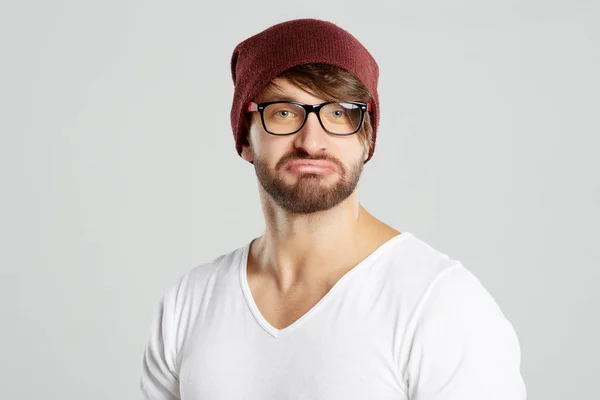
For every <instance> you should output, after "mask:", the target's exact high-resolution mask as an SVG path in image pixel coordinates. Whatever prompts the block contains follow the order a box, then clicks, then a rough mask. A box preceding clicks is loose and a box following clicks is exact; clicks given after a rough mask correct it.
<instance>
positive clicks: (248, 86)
mask: <svg viewBox="0 0 600 400" xmlns="http://www.w3.org/2000/svg"><path fill="white" fill-rule="evenodd" d="M304 64H328V65H332V66H336V67H338V68H339V69H341V70H344V71H347V72H349V73H350V74H351V75H352V76H353V77H354V78H355V80H356V81H358V82H359V83H360V84H362V85H363V86H364V88H366V90H367V91H368V93H369V95H370V98H371V103H372V109H371V111H370V112H369V118H370V125H371V128H372V134H371V138H370V139H369V140H371V141H372V145H371V147H370V150H369V155H368V158H367V160H366V161H365V162H368V161H369V160H370V159H371V157H372V156H373V153H374V151H375V142H376V138H377V128H378V125H379V95H378V93H377V83H378V80H379V67H378V66H377V63H376V62H375V59H374V58H373V57H372V56H371V54H370V53H369V51H368V50H367V49H366V48H365V47H364V46H363V45H362V44H361V43H360V42H359V41H358V40H357V39H356V38H355V37H354V36H352V35H351V34H350V33H349V32H347V31H345V30H343V29H342V28H340V27H338V26H337V25H335V24H333V23H331V22H327V21H322V20H318V19H310V18H307V19H297V20H292V21H287V22H283V23H280V24H277V25H274V26H271V27H270V28H268V29H265V30H264V31H262V32H260V33H258V34H256V35H254V36H251V37H249V38H248V39H246V40H244V41H242V42H241V43H239V44H238V45H237V46H236V47H235V49H234V50H233V54H232V56H231V77H232V79H233V83H234V94H233V103H232V106H231V115H230V116H231V127H232V129H233V135H234V139H235V144H236V150H237V152H238V154H240V155H241V153H242V145H243V144H245V143H247V141H246V138H247V134H248V131H247V129H246V128H247V127H246V126H245V125H244V118H245V115H244V114H245V112H246V109H247V104H248V102H249V101H251V100H252V99H253V98H255V97H256V96H257V94H258V93H259V92H260V91H261V90H263V89H264V88H265V87H266V86H267V85H269V83H270V82H272V81H273V80H274V79H275V78H277V77H278V76H280V75H281V74H282V73H284V72H285V71H287V70H289V69H291V68H293V67H296V66H299V65H304Z"/></svg>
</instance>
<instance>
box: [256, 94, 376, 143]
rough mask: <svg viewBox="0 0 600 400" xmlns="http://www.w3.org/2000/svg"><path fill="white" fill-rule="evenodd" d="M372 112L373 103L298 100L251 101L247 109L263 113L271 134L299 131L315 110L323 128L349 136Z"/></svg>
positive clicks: (262, 115) (265, 126)
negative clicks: (305, 101)
mask: <svg viewBox="0 0 600 400" xmlns="http://www.w3.org/2000/svg"><path fill="white" fill-rule="evenodd" d="M370 111H371V102H367V103H363V102H359V101H343V102H333V101H328V102H326V103H321V104H303V103H299V102H297V101H270V102H267V103H259V104H257V103H254V102H252V101H251V102H249V103H248V106H247V109H246V112H258V113H260V119H261V121H262V125H263V128H264V129H265V131H267V133H270V134H271V135H281V136H284V135H291V134H294V133H296V132H298V131H299V130H300V129H302V127H303V126H304V124H305V123H306V120H307V119H308V114H310V113H311V112H314V113H315V114H317V119H318V120H319V123H320V124H321V127H322V128H323V129H324V130H325V131H326V132H328V133H330V134H332V135H337V136H349V135H353V134H355V133H356V132H358V131H359V130H360V128H361V126H362V124H363V121H364V119H365V112H370Z"/></svg>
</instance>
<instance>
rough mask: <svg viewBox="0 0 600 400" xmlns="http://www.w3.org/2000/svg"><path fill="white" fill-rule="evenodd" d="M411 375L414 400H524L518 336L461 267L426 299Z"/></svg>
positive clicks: (448, 274)
mask: <svg viewBox="0 0 600 400" xmlns="http://www.w3.org/2000/svg"><path fill="white" fill-rule="evenodd" d="M412 335H413V336H412V338H411V339H412V342H411V346H410V354H409V361H408V364H407V367H406V371H405V380H406V382H407V384H408V389H409V397H410V399H411V400H524V399H525V398H526V390H525V385H524V382H523V379H522V377H521V374H520V361H521V352H520V347H519V342H518V339H517V336H516V333H515V331H514V329H513V326H512V325H511V323H510V322H509V321H508V320H507V319H506V318H505V317H504V315H503V313H502V312H501V310H500V308H499V307H498V305H497V303H496V302H495V301H494V299H493V298H492V296H491V295H490V294H489V293H488V292H487V291H486V289H485V288H484V287H483V285H482V284H481V283H480V281H479V280H478V279H477V278H476V277H475V276H474V275H473V274H472V273H471V272H470V271H468V270H466V269H465V268H464V267H462V266H461V265H460V264H459V265H458V266H456V267H453V268H452V270H448V271H445V275H444V276H443V277H441V278H440V279H439V281H437V282H436V283H435V284H434V286H432V287H431V288H430V291H429V292H428V293H427V294H426V297H425V298H424V299H423V302H422V304H421V305H420V310H419V313H418V316H417V318H416V322H415V324H414V329H413V332H412Z"/></svg>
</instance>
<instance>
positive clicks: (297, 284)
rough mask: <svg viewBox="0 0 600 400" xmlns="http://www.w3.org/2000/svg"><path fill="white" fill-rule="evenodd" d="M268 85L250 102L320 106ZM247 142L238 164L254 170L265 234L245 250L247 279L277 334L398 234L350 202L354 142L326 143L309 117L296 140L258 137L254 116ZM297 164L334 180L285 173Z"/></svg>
mask: <svg viewBox="0 0 600 400" xmlns="http://www.w3.org/2000/svg"><path fill="white" fill-rule="evenodd" d="M275 82H276V83H277V85H278V86H279V87H278V88H272V87H267V88H265V89H263V91H262V92H261V93H259V95H258V96H257V97H256V98H255V102H257V103H260V102H266V101H275V100H283V99H286V98H289V99H293V100H296V101H299V102H302V103H306V104H318V103H322V102H324V100H323V99H321V98H318V97H315V96H314V95H312V94H311V93H308V92H307V91H305V90H303V89H302V88H300V87H297V86H295V85H293V84H291V83H290V82H289V81H287V80H285V79H281V78H278V79H276V80H275ZM248 141H249V143H250V144H249V145H245V146H244V147H243V150H242V157H243V158H244V159H245V160H246V161H249V162H252V163H253V165H254V167H255V170H256V175H257V180H258V183H259V185H258V189H259V196H260V201H261V206H262V210H263V214H264V218H265V227H266V229H265V233H264V234H263V235H262V236H260V237H258V238H256V239H254V240H253V242H252V244H251V247H250V252H249V255H248V266H247V279H248V284H249V286H250V290H251V292H252V295H253V298H254V300H255V302H256V304H257V306H258V308H259V310H260V311H261V314H262V315H263V317H264V318H265V319H266V320H267V321H268V322H269V323H270V324H271V325H273V326H274V327H275V328H277V329H283V328H285V327H287V326H289V325H290V324H292V323H293V322H294V321H296V320H297V319H298V318H300V317H301V316H302V315H304V314H305V313H306V312H307V311H308V310H310V308H312V307H313V306H314V305H315V304H316V303H317V302H318V301H319V300H320V299H321V298H322V297H323V296H324V295H325V294H326V293H327V292H328V291H329V290H330V289H331V287H333V285H334V284H335V283H336V282H337V281H338V280H339V279H340V278H341V277H342V276H343V275H344V274H345V273H347V272H348V271H349V270H350V269H352V268H353V267H354V266H356V265H357V264H358V263H360V262H361V261H362V260H364V259H365V258H366V257H367V256H368V255H369V254H371V253H372V252H373V251H374V250H375V249H377V248H378V247H379V246H380V245H381V244H383V243H384V242H386V241H387V240H389V239H391V238H392V237H394V236H396V235H398V234H400V232H399V231H397V230H395V229H393V228H392V227H390V226H388V225H387V224H385V223H383V222H381V221H379V220H378V219H377V218H375V217H374V216H372V215H371V214H370V213H368V212H367V211H366V209H365V208H364V207H363V206H362V205H361V204H360V203H359V201H358V190H357V188H358V186H357V184H358V181H359V179H360V174H361V172H362V167H363V164H364V161H365V160H366V159H367V157H368V149H366V148H364V147H363V146H362V145H361V143H360V142H359V140H358V137H357V135H351V136H346V137H343V136H334V135H330V134H329V133H327V132H326V131H324V130H323V128H322V127H321V125H320V124H319V121H318V119H317V116H316V115H315V114H314V113H311V114H310V115H309V116H308V119H307V121H306V124H305V125H304V127H303V128H302V129H301V130H300V131H299V132H297V133H295V134H293V135H289V136H274V135H271V134H269V133H267V132H265V131H264V129H263V127H262V124H261V122H260V115H259V114H258V113H254V114H253V116H252V123H251V127H250V130H249V134H248ZM299 159H318V160H328V161H331V162H333V164H334V165H335V167H336V168H335V172H334V173H331V174H328V175H315V174H307V173H300V172H295V171H291V170H289V169H286V168H285V164H286V163H287V162H288V161H290V160H299Z"/></svg>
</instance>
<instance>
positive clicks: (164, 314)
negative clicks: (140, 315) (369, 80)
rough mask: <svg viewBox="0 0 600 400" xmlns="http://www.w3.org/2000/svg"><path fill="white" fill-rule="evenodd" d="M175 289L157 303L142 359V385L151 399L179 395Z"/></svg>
mask: <svg viewBox="0 0 600 400" xmlns="http://www.w3.org/2000/svg"><path fill="white" fill-rule="evenodd" d="M174 298H175V295H174V290H170V291H169V292H167V293H166V294H165V295H164V296H163V298H162V299H161V301H160V302H159V304H158V305H157V307H156V309H155V311H154V314H153V319H152V325H151V327H150V337H149V340H148V341H147V344H146V347H145V350H144V355H143V360H142V375H141V379H140V389H141V391H142V393H143V394H144V396H145V398H146V399H148V400H176V399H179V398H180V396H179V376H178V372H177V367H176V359H177V346H176V332H175V330H176V326H177V324H176V312H175V299H174Z"/></svg>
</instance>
